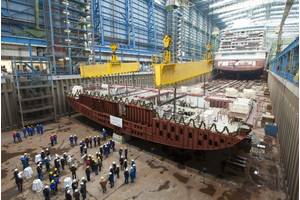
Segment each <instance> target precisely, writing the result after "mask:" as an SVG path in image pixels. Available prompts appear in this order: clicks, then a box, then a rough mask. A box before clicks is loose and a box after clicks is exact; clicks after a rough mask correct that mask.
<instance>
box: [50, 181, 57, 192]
mask: <svg viewBox="0 0 300 200" xmlns="http://www.w3.org/2000/svg"><path fill="white" fill-rule="evenodd" d="M50 189H51V193H52V194H56V191H57V185H56V182H55V181H54V180H51V182H50Z"/></svg>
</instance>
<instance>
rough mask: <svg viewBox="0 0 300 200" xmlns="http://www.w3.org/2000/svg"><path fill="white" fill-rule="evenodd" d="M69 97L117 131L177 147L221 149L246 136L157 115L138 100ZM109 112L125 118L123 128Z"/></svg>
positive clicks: (77, 106) (82, 110) (75, 105)
mask: <svg viewBox="0 0 300 200" xmlns="http://www.w3.org/2000/svg"><path fill="white" fill-rule="evenodd" d="M67 101H68V103H69V104H70V105H71V107H72V108H73V109H74V110H76V111H77V112H79V113H81V114H83V115H84V116H86V117H87V118H89V119H91V120H93V121H95V122H97V123H99V124H101V125H103V126H105V127H108V128H111V129H113V130H114V131H116V132H118V133H121V134H126V135H130V136H133V137H137V138H141V139H143V140H147V141H151V142H155V143H160V144H163V145H167V146H172V147H176V148H181V149H190V150H221V149H228V148H232V147H234V146H236V145H238V144H241V143H242V141H245V140H246V138H247V134H246V133H245V132H243V131H240V132H239V133H235V134H230V135H229V134H225V133H217V132H216V130H214V127H213V126H212V127H210V128H207V127H205V124H201V126H200V127H193V126H190V125H187V124H182V123H178V122H175V121H172V120H167V119H161V118H159V117H157V116H156V113H155V111H154V110H152V109H149V108H144V107H142V106H139V105H135V104H130V103H129V104H127V103H126V104H124V103H120V102H115V101H110V100H107V99H103V98H98V97H97V98H96V97H92V96H88V95H80V98H79V99H75V98H73V97H67ZM110 116H117V117H120V118H122V121H123V126H122V128H120V127H116V126H114V125H112V124H111V123H110ZM223 131H224V130H223Z"/></svg>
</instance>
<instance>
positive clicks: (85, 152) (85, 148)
mask: <svg viewBox="0 0 300 200" xmlns="http://www.w3.org/2000/svg"><path fill="white" fill-rule="evenodd" d="M83 153H84V154H87V146H86V145H85V146H84V147H83Z"/></svg>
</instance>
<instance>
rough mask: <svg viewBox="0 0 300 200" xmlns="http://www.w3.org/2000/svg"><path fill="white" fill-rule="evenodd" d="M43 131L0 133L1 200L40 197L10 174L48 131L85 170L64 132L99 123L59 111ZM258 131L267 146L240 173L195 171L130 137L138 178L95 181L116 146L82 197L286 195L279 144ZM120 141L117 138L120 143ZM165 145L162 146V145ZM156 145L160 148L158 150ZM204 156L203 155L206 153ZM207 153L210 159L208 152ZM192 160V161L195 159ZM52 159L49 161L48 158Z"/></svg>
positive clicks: (241, 198) (277, 198) (114, 157)
mask: <svg viewBox="0 0 300 200" xmlns="http://www.w3.org/2000/svg"><path fill="white" fill-rule="evenodd" d="M44 127H45V128H44V129H46V133H45V134H44V135H43V136H38V135H35V136H33V137H29V138H27V139H25V140H23V142H22V143H18V144H14V143H13V142H12V132H5V133H2V134H1V138H2V143H1V147H2V149H1V157H2V160H1V166H2V169H1V179H2V182H1V186H2V187H1V197H2V199H3V200H25V199H32V200H38V199H43V197H42V193H35V192H33V191H32V190H31V187H32V181H33V178H32V179H29V180H24V190H23V193H19V192H18V191H17V187H16V185H15V182H14V178H13V170H14V169H15V168H16V167H17V168H19V169H21V168H22V166H21V162H20V160H19V158H20V156H21V155H22V154H24V153H25V152H27V153H30V155H31V158H33V157H34V155H35V154H36V153H39V152H40V151H41V149H42V148H44V149H45V148H47V147H49V146H50V144H49V137H50V135H51V134H53V133H57V135H58V144H57V145H56V146H54V148H51V149H50V151H51V152H52V154H53V153H57V154H59V155H62V154H63V153H64V152H67V153H68V154H71V155H73V156H74V158H75V159H76V160H77V163H78V165H79V169H78V170H77V176H78V175H79V176H78V177H79V178H81V177H82V176H83V175H84V174H85V173H84V165H83V162H82V160H81V159H80V153H79V152H80V151H79V146H75V147H70V145H69V140H68V138H69V136H70V135H71V134H77V136H78V137H79V138H83V137H85V136H86V135H88V136H90V135H97V134H99V131H98V130H100V127H99V126H98V125H96V124H95V123H93V122H91V121H90V120H88V119H86V118H84V117H81V116H78V115H76V116H72V117H63V118H61V119H60V120H59V121H58V122H56V123H49V124H46V125H45V126H44ZM258 135H260V137H262V138H263V140H265V142H266V143H267V144H268V146H269V147H268V149H267V150H266V152H265V153H262V154H261V155H260V159H257V158H255V157H254V156H251V153H250V154H247V155H246V156H248V157H249V162H248V164H247V169H246V172H245V174H244V175H243V176H234V175H226V176H222V177H220V176H216V175H211V174H208V173H200V171H199V170H198V169H197V167H196V168H193V167H192V166H193V162H194V161H192V160H193V159H191V160H189V159H185V163H186V164H187V165H188V164H190V165H188V167H187V166H185V165H183V164H180V163H178V162H176V161H177V160H179V161H180V160H182V158H178V157H177V158H176V156H175V157H174V158H172V159H170V158H171V156H170V157H169V156H168V154H167V153H166V154H165V153H164V150H160V148H159V147H157V145H156V144H153V143H147V142H143V141H135V140H133V142H129V143H127V144H122V146H123V147H124V146H127V147H128V149H129V153H128V156H129V160H131V159H136V166H137V179H136V182H135V183H131V184H128V185H125V184H123V181H124V179H123V172H122V171H121V177H120V179H118V180H117V182H116V185H115V187H114V188H112V189H111V188H109V187H108V191H107V193H106V194H103V193H102V191H101V189H100V185H99V181H100V177H101V175H107V172H108V168H109V165H110V164H111V163H112V162H113V161H116V162H117V163H118V157H119V155H118V151H115V152H114V153H113V154H111V155H110V156H109V157H108V158H107V159H104V161H103V167H102V171H101V173H100V175H98V176H95V175H94V174H93V173H92V175H91V179H92V181H91V182H88V183H87V191H88V196H87V199H89V200H94V199H111V200H118V199H120V200H129V199H134V200H137V199H151V200H153V199H170V200H177V199H178V200H188V199H195V200H196V199H201V200H210V199H217V200H226V199H230V200H246V199H253V200H254V199H255V200H258V199H261V200H269V199H270V200H284V199H286V195H285V193H284V192H283V190H282V184H281V182H282V181H281V180H282V179H281V176H282V175H281V169H280V166H279V164H278V163H279V159H280V158H279V152H278V144H277V141H276V140H275V139H272V138H266V137H265V136H264V135H263V133H259V132H258ZM119 147H120V144H117V147H116V148H117V149H119ZM162 149H165V148H162ZM96 151H98V148H95V147H94V148H92V149H88V154H93V155H94V154H95V152H96ZM159 151H161V152H160V153H157V152H159ZM206 159H208V158H206ZM209 159H214V157H210V158H209ZM195 162H196V161H195ZM52 163H53V162H52ZM31 167H32V169H33V171H34V174H35V175H36V168H35V165H34V164H33V163H32V162H31ZM253 169H259V175H258V176H257V175H254V174H253ZM70 175H71V173H70V171H69V169H65V171H63V178H64V177H66V176H70ZM63 178H60V180H61V183H60V185H59V193H58V194H57V195H55V196H54V197H51V199H57V200H62V199H64V190H63V183H62V182H63ZM44 183H45V184H47V185H49V180H48V175H47V174H44Z"/></svg>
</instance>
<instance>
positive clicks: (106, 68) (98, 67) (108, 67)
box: [80, 62, 140, 78]
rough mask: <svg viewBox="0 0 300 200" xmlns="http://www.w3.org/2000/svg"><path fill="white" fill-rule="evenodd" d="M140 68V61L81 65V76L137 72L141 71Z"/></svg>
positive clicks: (91, 76) (90, 76)
mask: <svg viewBox="0 0 300 200" xmlns="http://www.w3.org/2000/svg"><path fill="white" fill-rule="evenodd" d="M139 69H140V63H139V62H132V63H114V64H113V63H104V64H94V65H80V76H81V77H83V78H93V77H101V76H108V75H113V74H123V73H130V72H137V71H139Z"/></svg>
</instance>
